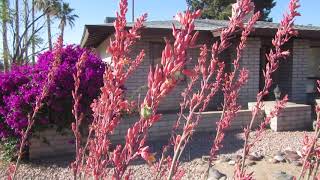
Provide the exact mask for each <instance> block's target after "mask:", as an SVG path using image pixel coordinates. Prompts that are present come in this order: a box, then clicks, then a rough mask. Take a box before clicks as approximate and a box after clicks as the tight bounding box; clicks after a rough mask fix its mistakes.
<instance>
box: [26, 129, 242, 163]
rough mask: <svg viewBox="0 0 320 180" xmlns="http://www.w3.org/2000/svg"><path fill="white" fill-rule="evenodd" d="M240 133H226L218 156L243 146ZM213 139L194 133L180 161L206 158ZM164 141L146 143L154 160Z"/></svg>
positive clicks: (58, 159) (56, 160)
mask: <svg viewBox="0 0 320 180" xmlns="http://www.w3.org/2000/svg"><path fill="white" fill-rule="evenodd" d="M239 134H240V131H231V132H228V133H227V134H226V136H225V139H224V141H223V142H224V143H223V148H222V149H221V150H220V152H219V154H231V153H234V152H236V151H238V150H239V149H241V148H242V146H243V142H244V141H243V139H242V138H241V137H239ZM214 137H215V133H209V132H207V133H195V134H194V135H193V137H192V138H191V140H190V142H189V143H188V145H187V146H186V148H185V150H184V153H183V155H182V156H181V159H180V160H181V161H192V160H193V159H196V158H201V157H202V156H206V155H208V154H209V152H210V149H211V146H212V142H213V138H214ZM164 139H166V140H156V141H150V142H147V145H148V146H149V147H150V150H151V151H152V152H155V153H156V158H157V159H160V158H161V153H162V149H163V147H164V146H165V145H167V144H168V140H167V139H168V138H164ZM169 153H170V154H171V156H172V155H173V152H172V150H171V151H169ZM73 160H74V154H68V155H63V156H56V157H46V158H42V159H34V160H30V161H27V162H24V163H27V164H30V165H35V166H42V167H49V166H50V167H52V166H56V167H62V168H66V167H69V165H70V163H71V162H72V161H73ZM144 163H145V161H144V160H142V159H137V160H136V161H134V162H133V163H132V164H135V165H139V164H144Z"/></svg>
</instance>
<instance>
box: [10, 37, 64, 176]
mask: <svg viewBox="0 0 320 180" xmlns="http://www.w3.org/2000/svg"><path fill="white" fill-rule="evenodd" d="M62 46H63V39H62V37H59V38H58V40H57V42H56V44H55V47H54V53H53V57H54V59H53V62H52V65H51V67H50V70H49V72H48V76H47V81H45V82H46V83H45V84H44V85H43V88H42V92H41V94H39V96H38V97H37V98H36V104H35V107H34V109H33V112H32V114H31V115H29V116H28V125H27V128H26V130H24V131H23V130H22V131H21V142H20V148H19V152H18V158H17V161H16V164H15V165H13V164H10V165H9V168H8V179H9V180H10V179H15V177H16V174H17V171H18V168H19V163H20V160H21V157H22V155H23V150H24V148H25V145H26V142H27V139H28V136H29V132H30V131H31V128H32V126H33V125H34V122H35V118H36V115H37V114H38V112H39V110H40V109H41V108H42V106H43V103H42V101H43V100H44V99H45V98H46V97H47V96H48V93H49V88H50V86H51V84H52V83H53V82H54V79H55V75H56V72H57V70H58V68H59V65H60V62H61V50H62Z"/></svg>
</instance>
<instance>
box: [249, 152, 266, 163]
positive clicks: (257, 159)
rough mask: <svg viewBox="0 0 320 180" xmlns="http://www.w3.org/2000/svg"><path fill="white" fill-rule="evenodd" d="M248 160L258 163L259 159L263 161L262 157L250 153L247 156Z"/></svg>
mask: <svg viewBox="0 0 320 180" xmlns="http://www.w3.org/2000/svg"><path fill="white" fill-rule="evenodd" d="M248 159H249V160H251V161H260V160H261V159H263V156H262V155H260V154H258V153H252V154H250V155H248Z"/></svg>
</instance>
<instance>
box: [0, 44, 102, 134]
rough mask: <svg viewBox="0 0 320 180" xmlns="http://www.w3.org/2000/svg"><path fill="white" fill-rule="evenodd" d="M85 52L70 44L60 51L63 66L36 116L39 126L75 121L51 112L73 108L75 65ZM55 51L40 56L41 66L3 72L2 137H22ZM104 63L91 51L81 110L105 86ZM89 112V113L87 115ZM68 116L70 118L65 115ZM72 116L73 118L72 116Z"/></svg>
mask: <svg viewBox="0 0 320 180" xmlns="http://www.w3.org/2000/svg"><path fill="white" fill-rule="evenodd" d="M85 51H88V50H85V49H82V48H80V47H78V46H73V45H69V46H66V47H64V48H62V50H61V64H60V65H59V68H58V69H57V78H55V80H54V81H53V83H52V84H51V85H50V87H48V91H49V92H50V93H49V95H48V96H47V97H46V98H45V101H44V102H43V103H44V106H45V107H46V108H43V109H41V110H40V112H39V113H38V114H37V116H36V119H37V120H36V125H37V126H43V125H46V124H48V123H49V121H50V122H51V123H56V124H59V125H68V126H69V125H70V122H71V121H72V119H66V118H65V117H60V118H58V117H50V116H49V114H50V113H49V111H50V112H51V113H52V112H57V113H59V114H67V113H70V112H71V109H72V105H71V104H72V95H71V91H72V89H73V88H74V87H73V83H74V80H73V78H72V74H73V72H75V71H76V67H75V64H76V62H77V60H78V58H79V57H80V56H81V54H82V53H83V52H85ZM53 56H54V55H53V51H47V52H44V53H43V54H41V55H39V56H38V63H37V64H35V65H34V66H31V65H24V66H16V67H12V70H11V71H9V72H6V73H0V116H1V117H2V118H0V120H1V122H0V137H1V138H6V137H8V136H12V135H14V136H20V132H21V130H22V129H24V128H25V127H26V126H27V124H28V113H30V112H32V111H33V108H34V107H35V105H36V98H37V96H39V95H40V94H41V93H42V87H43V85H44V84H45V82H46V79H47V75H48V71H49V69H50V64H51V62H52V61H53ZM103 71H104V64H103V62H102V60H101V59H100V58H98V57H97V56H96V55H95V54H94V53H93V52H90V51H88V60H87V61H86V64H85V69H84V72H83V74H82V75H81V81H82V84H81V86H80V90H79V91H81V93H82V94H83V96H84V97H85V98H84V99H82V101H81V104H82V107H81V109H82V110H83V111H85V109H88V107H89V104H90V102H91V101H92V99H94V98H95V97H97V94H98V92H99V87H101V86H102V74H103ZM88 113H89V112H88ZM66 117H67V116H66ZM69 117H70V116H69Z"/></svg>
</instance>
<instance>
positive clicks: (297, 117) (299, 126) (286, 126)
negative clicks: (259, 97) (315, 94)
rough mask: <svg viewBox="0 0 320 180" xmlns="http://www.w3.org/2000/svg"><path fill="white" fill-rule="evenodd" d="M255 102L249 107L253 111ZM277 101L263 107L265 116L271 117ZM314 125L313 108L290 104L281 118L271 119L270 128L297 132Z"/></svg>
mask: <svg viewBox="0 0 320 180" xmlns="http://www.w3.org/2000/svg"><path fill="white" fill-rule="evenodd" d="M255 104H256V103H255V102H249V103H248V107H249V109H252V108H253V107H254V106H255ZM274 106H275V101H266V102H264V106H263V107H262V111H263V112H264V114H265V116H269V115H270V113H271V111H272V110H273V109H274ZM311 125H312V118H311V106H310V105H305V104H296V103H292V102H288V103H287V105H286V107H285V108H284V109H283V110H282V111H281V112H280V114H279V116H277V117H274V118H272V119H271V123H270V128H271V129H272V130H273V131H295V130H305V129H308V128H310V127H311Z"/></svg>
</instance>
